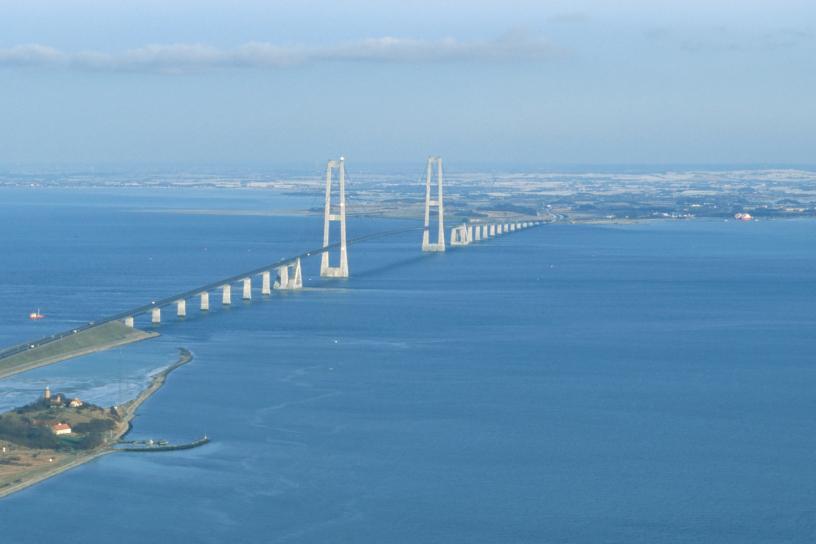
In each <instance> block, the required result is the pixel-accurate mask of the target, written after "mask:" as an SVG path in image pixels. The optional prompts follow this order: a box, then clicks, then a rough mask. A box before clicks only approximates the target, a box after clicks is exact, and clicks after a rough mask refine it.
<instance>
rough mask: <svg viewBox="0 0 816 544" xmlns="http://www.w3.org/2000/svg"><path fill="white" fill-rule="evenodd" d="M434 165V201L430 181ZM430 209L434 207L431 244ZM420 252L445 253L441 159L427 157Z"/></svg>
mask: <svg viewBox="0 0 816 544" xmlns="http://www.w3.org/2000/svg"><path fill="white" fill-rule="evenodd" d="M434 163H436V171H437V174H436V184H437V188H436V200H432V199H431V179H432V178H433V167H434ZM431 207H436V215H437V229H438V230H437V233H436V242H435V243H431ZM422 251H445V206H444V204H443V201H442V158H441V157H428V167H427V172H426V175H425V230H424V231H423V232H422Z"/></svg>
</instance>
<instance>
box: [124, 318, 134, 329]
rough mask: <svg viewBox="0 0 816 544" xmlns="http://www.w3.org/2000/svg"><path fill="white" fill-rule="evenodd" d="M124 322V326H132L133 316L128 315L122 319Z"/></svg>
mask: <svg viewBox="0 0 816 544" xmlns="http://www.w3.org/2000/svg"><path fill="white" fill-rule="evenodd" d="M124 323H125V326H126V327H130V328H131V329H132V328H133V316H128V317H126V318H125V319H124Z"/></svg>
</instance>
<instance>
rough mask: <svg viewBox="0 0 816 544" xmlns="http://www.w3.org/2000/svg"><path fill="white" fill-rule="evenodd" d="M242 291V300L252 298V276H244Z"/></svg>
mask: <svg viewBox="0 0 816 544" xmlns="http://www.w3.org/2000/svg"><path fill="white" fill-rule="evenodd" d="M242 281H243V283H244V292H243V299H244V300H251V299H252V278H244V279H243V280H242Z"/></svg>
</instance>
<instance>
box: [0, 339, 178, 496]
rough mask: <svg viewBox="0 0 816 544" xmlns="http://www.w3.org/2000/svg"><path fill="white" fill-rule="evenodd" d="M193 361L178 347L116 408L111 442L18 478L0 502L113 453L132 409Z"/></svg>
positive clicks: (128, 427)
mask: <svg viewBox="0 0 816 544" xmlns="http://www.w3.org/2000/svg"><path fill="white" fill-rule="evenodd" d="M192 360H193V354H192V353H191V352H190V351H189V350H188V349H186V348H179V358H178V360H177V361H176V362H175V363H173V364H171V365H170V366H168V367H167V368H165V369H163V370H161V371H160V372H158V373H157V374H155V375H154V376H153V378H152V379H151V380H150V384H149V385H148V386H147V387H146V388H145V389H143V390H142V391H141V392H140V393H139V395H138V396H137V397H136V398H135V399H131V400H129V401H127V402H125V403H124V404H122V405H121V406H119V407H118V408H119V409H121V410H123V413H122V422H121V424H120V425H119V426H118V427H117V428H116V429H115V431H114V436H113V437H112V438H111V440H110V441H109V442H108V443H106V444H105V445H103V446H100V447H99V448H97V449H95V450H91V451H88V452H85V453H80V454H74V455H73V456H72V457H70V458H69V459H68V461H67V462H65V463H62V464H60V465H57V466H55V467H53V468H49V469H47V470H42V471H39V472H35V473H34V474H31V475H30V476H29V477H28V478H27V479H23V478H25V477H23V478H21V481H20V482H16V483H13V484H11V485H9V486H7V487H4V488H1V489H0V499H3V498H5V497H7V496H9V495H11V494H13V493H16V492H18V491H22V490H23V489H27V488H29V487H31V486H34V485H36V484H38V483H40V482H43V481H45V480H48V479H50V478H53V477H54V476H57V475H59V474H61V473H63V472H65V471H67V470H70V469H72V468H74V467H78V466H80V465H83V464H85V463H88V462H90V461H93V460H94V459H97V458H99V457H102V456H103V455H108V454H110V453H116V452H117V451H119V450H117V449H115V448H114V447H113V446H114V445H116V444H117V443H118V442H119V440H121V439H122V437H124V436H125V435H127V434H128V433H129V432H130V430H131V428H132V424H131V421H132V420H133V418H134V417H135V415H136V410H138V408H139V407H140V406H141V405H142V404H144V403H145V401H147V399H149V398H150V397H151V396H153V395H154V394H155V393H156V392H157V391H158V390H159V389H161V387H162V386H163V385H164V384H165V383H166V382H167V376H169V375H170V373H171V372H173V371H174V370H176V369H177V368H179V367H181V366H184V365H186V364H187V363H189V362H190V361H192Z"/></svg>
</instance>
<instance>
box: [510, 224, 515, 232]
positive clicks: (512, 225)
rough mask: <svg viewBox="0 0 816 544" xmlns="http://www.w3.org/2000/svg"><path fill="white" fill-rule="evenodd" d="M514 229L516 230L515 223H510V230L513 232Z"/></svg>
mask: <svg viewBox="0 0 816 544" xmlns="http://www.w3.org/2000/svg"><path fill="white" fill-rule="evenodd" d="M515 231H516V224H515V223H510V232H515Z"/></svg>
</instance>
